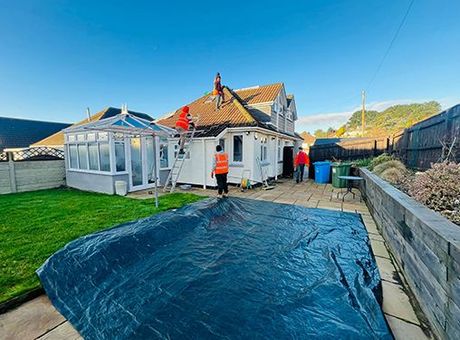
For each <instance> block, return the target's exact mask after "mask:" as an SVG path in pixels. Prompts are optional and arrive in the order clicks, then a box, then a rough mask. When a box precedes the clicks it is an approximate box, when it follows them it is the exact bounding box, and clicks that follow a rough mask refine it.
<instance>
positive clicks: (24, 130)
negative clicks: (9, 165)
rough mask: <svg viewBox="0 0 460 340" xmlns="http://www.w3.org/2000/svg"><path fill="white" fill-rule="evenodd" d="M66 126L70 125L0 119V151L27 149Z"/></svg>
mask: <svg viewBox="0 0 460 340" xmlns="http://www.w3.org/2000/svg"><path fill="white" fill-rule="evenodd" d="M68 126H70V124H66V123H54V122H44V121H38V120H29V119H17V118H7V117H0V151H2V150H3V149H7V148H26V147H29V145H30V144H32V143H34V142H36V141H38V140H40V139H42V138H44V137H46V136H49V135H51V134H53V133H55V132H56V131H60V130H62V129H64V128H66V127H68Z"/></svg>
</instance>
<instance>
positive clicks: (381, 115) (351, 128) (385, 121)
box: [343, 101, 441, 136]
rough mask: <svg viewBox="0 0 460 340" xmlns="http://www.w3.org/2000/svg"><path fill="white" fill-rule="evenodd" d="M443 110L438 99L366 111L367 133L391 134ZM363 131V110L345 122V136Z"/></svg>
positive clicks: (373, 134) (376, 134)
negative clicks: (379, 110)
mask: <svg viewBox="0 0 460 340" xmlns="http://www.w3.org/2000/svg"><path fill="white" fill-rule="evenodd" d="M440 111H441V105H440V104H439V103H438V102H436V101H430V102H426V103H415V104H406V105H394V106H390V107H389V108H387V109H386V110H384V111H381V112H378V111H366V129H365V135H372V136H378V135H390V134H393V133H395V132H398V131H401V130H403V129H404V128H407V127H409V126H411V125H413V124H414V123H417V122H419V121H421V120H423V119H425V118H428V117H430V116H432V115H434V114H437V113H439V112H440ZM360 132H361V111H356V112H354V113H353V114H352V116H351V117H350V119H349V120H348V122H347V123H346V124H345V131H344V134H343V135H344V136H347V135H348V136H352V135H357V134H360Z"/></svg>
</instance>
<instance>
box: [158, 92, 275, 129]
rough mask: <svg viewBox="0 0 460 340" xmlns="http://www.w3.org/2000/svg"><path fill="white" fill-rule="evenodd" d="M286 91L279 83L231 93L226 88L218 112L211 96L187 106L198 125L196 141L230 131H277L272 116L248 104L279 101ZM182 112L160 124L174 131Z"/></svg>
mask: <svg viewBox="0 0 460 340" xmlns="http://www.w3.org/2000/svg"><path fill="white" fill-rule="evenodd" d="M282 88H283V83H276V84H270V85H264V86H256V87H251V88H245V89H239V90H234V91H232V90H230V89H228V88H227V87H224V96H225V102H224V103H223V104H222V105H221V108H220V109H219V110H217V109H216V108H215V102H213V101H212V96H211V95H209V94H206V95H204V96H202V97H200V98H198V99H197V100H195V101H193V102H191V103H190V104H188V105H187V106H188V107H189V108H190V111H189V112H190V114H191V115H192V116H193V117H194V120H195V121H197V133H196V137H208V136H217V135H218V134H219V133H221V132H222V131H223V130H225V128H227V127H242V126H259V127H263V128H265V129H268V130H272V131H277V130H276V129H275V128H274V127H272V126H270V125H268V124H267V123H268V122H270V116H269V115H267V114H266V113H264V112H262V111H260V110H257V109H254V108H247V107H245V105H247V104H257V103H266V102H270V101H273V100H275V99H276V97H277V96H278V94H279V92H280V91H281V89H282ZM180 112H181V108H179V109H177V110H176V111H174V112H172V113H171V114H170V115H168V116H167V117H163V118H161V119H159V120H158V123H159V124H162V125H165V126H169V127H175V124H176V121H177V119H178V117H179V114H180Z"/></svg>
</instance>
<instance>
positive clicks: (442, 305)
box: [360, 169, 460, 339]
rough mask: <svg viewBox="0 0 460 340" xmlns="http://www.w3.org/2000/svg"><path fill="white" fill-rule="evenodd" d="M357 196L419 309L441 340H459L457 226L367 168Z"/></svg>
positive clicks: (459, 242) (459, 239)
mask: <svg viewBox="0 0 460 340" xmlns="http://www.w3.org/2000/svg"><path fill="white" fill-rule="evenodd" d="M360 173H361V176H362V177H364V179H365V180H364V181H363V183H362V184H361V188H360V189H361V192H362V193H364V195H365V197H366V203H367V205H368V207H369V210H370V211H371V213H372V215H373V217H374V219H375V221H376V224H377V226H378V228H379V229H380V231H381V233H382V235H383V237H384V238H385V240H386V241H387V244H388V245H389V246H390V248H391V251H392V254H393V256H394V258H395V260H396V261H397V262H398V264H399V266H400V267H401V268H402V270H403V272H404V274H405V277H406V279H407V282H408V284H409V286H410V288H411V290H412V292H413V293H414V295H415V297H416V298H417V300H418V302H419V304H420V307H421V308H422V310H423V312H424V313H425V315H426V317H427V318H428V320H429V321H430V323H431V326H432V328H433V331H434V332H435V333H436V334H437V335H438V336H439V338H441V339H460V226H458V225H455V224H453V223H452V222H450V221H448V220H447V219H446V218H444V217H443V216H441V215H440V214H438V213H435V212H433V211H432V210H430V209H428V208H426V207H425V206H423V205H421V204H419V203H418V202H416V201H415V200H414V199H412V198H411V197H409V196H407V195H406V194H404V193H402V192H401V191H399V190H397V189H396V188H395V187H393V186H392V185H390V184H389V183H387V182H385V181H383V180H382V179H381V178H379V177H377V176H376V175H374V174H372V173H371V172H370V171H368V170H365V169H364V170H363V169H361V170H360Z"/></svg>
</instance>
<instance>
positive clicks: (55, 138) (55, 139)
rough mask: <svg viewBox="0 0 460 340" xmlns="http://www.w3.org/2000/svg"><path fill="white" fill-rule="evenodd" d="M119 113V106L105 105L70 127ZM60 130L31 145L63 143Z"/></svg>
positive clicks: (143, 114) (143, 117)
mask: <svg viewBox="0 0 460 340" xmlns="http://www.w3.org/2000/svg"><path fill="white" fill-rule="evenodd" d="M128 112H129V113H130V114H132V115H134V116H137V117H139V118H142V119H145V120H148V121H152V120H153V118H152V117H150V116H149V115H148V114H146V113H141V112H134V111H130V110H128ZM120 113H121V109H119V108H115V107H106V108H105V109H104V110H102V111H99V112H98V113H96V114H94V115H92V116H91V117H90V118H89V120H88V119H84V120H82V121H79V122H78V123H75V124H73V125H72V127H75V126H79V125H83V124H87V123H89V122H96V121H99V120H101V119H106V118H110V117H114V116H116V115H118V114H120ZM66 127H67V126H66ZM62 130H63V129H61V131H59V132H56V133H54V134H52V135H51V136H48V137H46V138H44V139H42V140H40V141H38V142H36V143H34V144H33V145H32V146H58V145H64V132H63V131H62Z"/></svg>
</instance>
